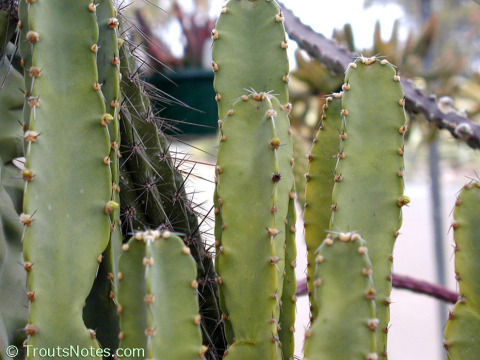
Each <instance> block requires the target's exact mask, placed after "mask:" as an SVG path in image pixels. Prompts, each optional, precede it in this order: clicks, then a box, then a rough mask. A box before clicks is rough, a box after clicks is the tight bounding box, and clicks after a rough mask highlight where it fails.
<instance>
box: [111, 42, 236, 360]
mask: <svg viewBox="0 0 480 360" xmlns="http://www.w3.org/2000/svg"><path fill="white" fill-rule="evenodd" d="M119 43H120V44H121V46H120V59H121V72H122V82H121V90H122V94H123V97H124V100H123V103H122V108H121V112H122V116H121V119H120V126H121V133H122V156H123V162H122V167H124V169H122V172H123V173H124V174H125V176H123V178H124V179H127V177H128V178H129V180H131V186H130V185H129V186H128V187H127V188H126V189H125V191H129V192H130V194H128V195H126V194H125V191H122V193H121V196H122V199H123V200H122V201H121V203H122V208H123V209H125V210H126V209H130V210H132V209H136V211H135V212H136V213H137V214H140V211H138V210H140V209H141V217H142V220H140V219H139V218H138V219H132V217H131V216H130V215H135V214H130V215H129V214H126V213H125V212H123V218H124V219H126V218H130V220H131V224H134V223H137V224H139V223H144V225H145V226H147V227H159V226H163V227H165V228H167V229H170V230H172V231H175V232H178V233H181V234H183V235H184V241H185V244H187V246H189V248H190V250H191V252H192V256H193V257H194V259H195V261H196V264H197V271H198V278H197V279H198V283H199V292H200V308H201V313H202V331H203V335H204V343H205V344H208V346H209V353H208V354H207V356H217V353H223V351H224V349H225V347H226V344H225V339H224V335H223V325H222V323H221V313H220V310H219V305H218V299H217V297H216V295H215V294H216V291H217V284H216V283H215V271H214V266H213V262H212V259H211V256H210V254H209V253H208V251H207V250H206V245H205V244H204V243H203V240H202V238H201V236H200V229H199V224H198V220H197V216H196V214H195V213H194V212H193V210H192V209H191V206H190V202H189V200H188V199H187V195H186V191H185V186H184V182H185V180H184V179H183V177H182V174H181V173H180V171H179V170H178V169H177V168H176V167H175V165H174V164H173V162H172V161H171V156H170V152H169V144H170V141H168V139H167V138H166V136H165V134H163V132H162V131H161V130H160V129H159V128H158V126H157V124H156V123H155V117H154V115H153V109H152V106H151V103H150V99H149V97H148V95H147V93H146V92H145V89H144V87H143V85H142V82H141V80H140V79H139V77H138V75H137V67H136V64H135V58H134V56H133V55H132V54H131V52H130V49H129V44H128V42H127V41H123V40H120V42H119ZM121 187H122V188H123V187H124V185H123V184H121ZM133 193H136V196H135V198H136V199H140V204H138V202H137V204H135V203H130V202H129V201H128V200H127V198H132V194H133ZM122 194H123V195H122ZM139 220H140V221H139ZM131 230H132V229H130V230H129V231H131ZM134 230H139V229H138V225H137V227H136V228H135V229H134Z"/></svg>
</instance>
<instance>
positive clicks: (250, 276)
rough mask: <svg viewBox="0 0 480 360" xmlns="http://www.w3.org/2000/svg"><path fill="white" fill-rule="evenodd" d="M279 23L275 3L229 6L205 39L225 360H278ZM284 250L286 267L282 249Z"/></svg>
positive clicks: (283, 211) (282, 159) (282, 101)
mask: <svg viewBox="0 0 480 360" xmlns="http://www.w3.org/2000/svg"><path fill="white" fill-rule="evenodd" d="M282 21H283V16H282V14H281V12H280V11H279V9H278V7H277V5H276V4H275V3H274V2H271V1H266V0H256V1H243V0H242V1H236V0H232V1H229V2H227V4H226V6H225V7H224V8H223V10H222V14H221V16H220V17H219V20H218V22H217V25H216V29H215V30H213V31H212V37H213V39H214V45H213V50H212V54H213V62H212V66H213V70H214V72H215V81H214V87H215V92H216V99H217V102H218V107H219V111H218V115H219V119H220V120H219V125H220V129H221V134H220V145H219V151H218V159H217V167H216V180H215V181H216V190H215V199H214V202H215V206H216V209H215V214H216V221H217V224H216V227H215V230H216V248H217V254H218V256H217V259H216V269H217V275H218V278H217V282H218V283H219V289H220V300H221V305H222V310H223V312H224V314H225V315H224V318H225V320H226V322H227V325H226V326H227V329H228V332H227V340H228V341H229V342H230V347H229V348H228V349H227V351H226V352H225V354H226V359H246V358H262V359H281V358H282V357H283V355H282V349H281V343H280V339H279V329H281V327H282V324H280V318H281V317H282V315H281V312H282V309H281V308H282V306H281V305H282V292H283V289H284V281H285V280H286V278H285V276H286V275H284V274H286V273H284V270H285V269H286V268H291V265H292V261H290V263H289V264H286V250H285V241H286V232H285V230H287V229H286V228H285V222H288V223H289V224H290V223H291V222H293V219H294V215H293V214H292V213H291V212H290V215H289V216H288V219H287V215H288V209H289V197H290V195H289V194H290V191H291V189H292V187H293V173H292V168H291V167H292V156H293V150H292V143H291V136H290V130H289V120H288V115H287V111H288V110H289V105H288V92H287V86H286V84H287V82H288V60H287V56H286V52H285V50H286V48H287V43H286V41H285V33H284V29H283V25H282ZM240 149H242V151H239V150H240ZM245 159H248V160H247V161H245ZM239 189H243V190H244V191H239ZM290 209H291V211H293V208H292V205H290ZM247 214H248V216H246V215H247ZM291 226H294V224H290V228H291ZM288 232H289V233H290V232H291V230H288ZM288 248H289V249H290V250H289V253H288V254H287V256H288V257H289V258H290V259H291V256H292V252H291V251H292V250H291V240H290V241H289V245H288ZM251 249H255V251H254V252H252V251H251ZM293 265H294V264H293ZM288 274H289V275H287V276H288V279H287V280H286V281H287V282H288V284H286V287H285V288H286V289H287V293H288V295H289V300H288V302H289V303H288V304H286V305H285V310H286V312H287V313H286V314H285V317H284V319H285V323H286V324H289V325H286V329H287V331H290V330H292V331H293V330H294V328H293V326H291V325H292V321H293V319H292V315H293V314H292V311H291V309H292V307H294V304H292V303H294V300H295V298H294V296H293V295H292V294H291V289H292V288H293V287H294V286H295V283H294V281H295V280H294V277H293V276H292V271H291V269H288ZM254 280H255V281H254ZM245 294H250V296H249V297H245ZM254 294H256V295H255V296H253V295H254ZM281 337H282V339H285V341H287V342H288V344H286V349H285V352H286V355H285V356H286V358H290V357H292V356H293V352H292V351H291V349H293V341H292V339H291V338H290V337H289V335H288V334H285V333H284V332H283V333H282V335H281ZM289 349H290V350H289Z"/></svg>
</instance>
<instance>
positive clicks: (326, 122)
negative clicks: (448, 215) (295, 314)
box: [303, 93, 343, 322]
mask: <svg viewBox="0 0 480 360" xmlns="http://www.w3.org/2000/svg"><path fill="white" fill-rule="evenodd" d="M341 110H342V93H335V94H332V96H329V97H327V99H326V103H325V105H324V107H323V109H322V114H321V121H320V125H319V128H318V131H317V134H316V136H315V139H314V140H313V144H312V147H311V149H310V151H309V153H308V154H307V158H308V160H309V167H308V172H307V174H306V175H305V177H306V184H307V185H306V190H305V210H304V214H303V218H304V227H305V243H306V245H307V260H308V265H307V284H308V292H309V297H310V310H311V321H312V322H313V321H314V320H315V317H316V316H317V312H318V309H317V307H316V306H317V302H316V301H313V298H312V295H313V291H314V289H315V286H314V285H313V283H314V281H315V258H316V254H315V251H316V250H317V248H318V247H319V246H320V245H321V244H322V242H323V239H324V238H325V236H326V235H327V231H328V229H329V226H330V218H331V216H332V209H331V204H332V191H333V185H334V184H335V180H340V178H337V177H335V176H334V173H335V167H336V165H337V159H338V158H339V157H342V156H343V153H342V152H341V150H340V151H339V146H340V136H341V129H342V120H343V119H342V115H341Z"/></svg>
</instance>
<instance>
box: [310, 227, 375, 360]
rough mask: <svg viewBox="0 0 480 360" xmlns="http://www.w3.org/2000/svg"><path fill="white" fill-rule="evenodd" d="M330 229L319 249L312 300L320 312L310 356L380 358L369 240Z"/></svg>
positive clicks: (318, 358) (316, 358) (312, 358)
mask: <svg viewBox="0 0 480 360" xmlns="http://www.w3.org/2000/svg"><path fill="white" fill-rule="evenodd" d="M332 235H333V234H329V235H328V236H327V237H326V238H325V239H324V241H323V243H322V244H321V245H320V246H319V247H318V249H316V251H315V255H316V259H315V265H314V266H315V280H314V282H313V286H314V289H313V295H312V299H313V301H314V302H315V303H316V306H315V308H316V309H318V312H317V317H316V320H315V322H314V323H313V325H312V327H311V328H310V329H309V330H307V332H306V334H305V336H306V341H305V360H307V359H308V360H321V359H351V360H377V359H378V356H377V352H376V331H377V327H378V323H379V321H378V319H377V318H376V309H375V288H374V284H373V279H372V263H371V261H370V259H369V256H368V248H367V246H366V245H367V241H365V240H364V239H362V238H361V236H360V235H359V234H352V233H339V234H337V235H334V236H332Z"/></svg>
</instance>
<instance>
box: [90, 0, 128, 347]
mask: <svg viewBox="0 0 480 360" xmlns="http://www.w3.org/2000/svg"><path fill="white" fill-rule="evenodd" d="M95 14H96V16H97V23H98V28H99V38H98V42H97V44H96V45H95V46H94V48H93V50H95V51H96V54H97V66H98V82H99V83H100V84H102V94H103V98H104V102H105V108H106V110H107V112H106V113H105V115H104V117H103V119H104V121H105V123H106V128H107V130H108V134H109V138H110V144H111V146H110V156H109V162H110V172H111V177H112V188H111V197H110V200H111V201H113V202H115V203H117V204H120V194H119V192H120V187H119V156H120V130H119V126H118V117H119V116H120V58H119V52H118V23H119V22H118V19H117V18H116V10H115V8H114V6H113V2H112V1H111V0H100V1H97V2H96V7H95ZM109 217H110V231H111V234H110V242H109V245H108V247H107V250H106V251H105V252H104V254H103V256H102V262H101V263H100V266H99V269H98V273H97V277H96V279H95V282H94V284H93V288H92V291H91V292H90V295H89V297H88V298H87V302H86V306H85V308H84V311H83V319H84V321H85V324H86V325H87V326H88V327H89V328H92V329H96V332H97V339H98V341H99V342H100V344H101V345H102V347H104V348H109V349H116V348H117V347H118V336H117V334H118V332H119V324H118V317H117V313H116V312H117V306H116V304H115V294H116V276H115V275H116V274H117V272H118V269H117V266H118V257H119V256H120V252H121V246H122V233H121V227H120V223H119V220H120V209H117V210H115V211H112V212H111V213H110V214H109Z"/></svg>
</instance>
